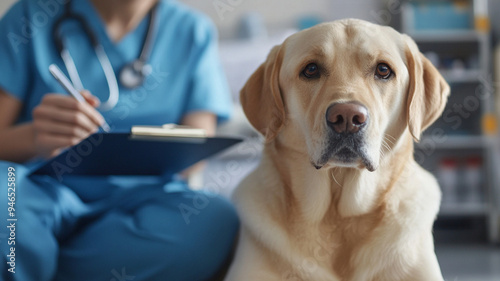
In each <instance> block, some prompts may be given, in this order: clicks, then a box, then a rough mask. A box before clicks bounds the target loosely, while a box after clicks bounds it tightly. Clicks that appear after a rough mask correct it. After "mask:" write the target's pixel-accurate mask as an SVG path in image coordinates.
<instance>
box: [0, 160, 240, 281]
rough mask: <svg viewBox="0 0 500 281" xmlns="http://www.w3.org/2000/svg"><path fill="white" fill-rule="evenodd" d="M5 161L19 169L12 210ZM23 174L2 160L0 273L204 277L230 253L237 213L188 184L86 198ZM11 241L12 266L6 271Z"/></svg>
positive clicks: (74, 278) (166, 280) (22, 278)
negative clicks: (12, 243)
mask: <svg viewBox="0 0 500 281" xmlns="http://www.w3.org/2000/svg"><path fill="white" fill-rule="evenodd" d="M8 167H14V168H15V169H16V171H15V173H16V189H15V198H16V199H15V205H14V207H15V214H14V216H9V210H8V207H9V205H8V202H9V201H8V200H7V199H6V198H7V197H8V196H7V194H8V192H9V191H8V188H7V185H8V180H7V178H8V177H7V173H8ZM27 173H28V171H27V169H26V168H25V167H24V166H22V165H18V164H12V163H8V162H1V161H0V200H1V201H0V249H2V253H1V254H2V256H1V257H0V262H1V263H0V280H19V281H35V280H36V281H49V280H57V281H59V280H61V281H62V280H64V281H79V280H82V281H83V280H85V281H89V280H92V281H98V280H103V281H104V280H105V281H125V280H134V281H142V280H161V281H175V280H188V281H197V280H200V281H201V280H210V279H211V278H212V277H213V276H214V275H216V274H217V272H218V271H219V270H220V269H221V268H223V267H224V265H225V263H226V262H227V261H228V259H229V258H230V254H231V250H232V247H233V243H234V239H235V236H236V234H237V231H238V219H237V216H236V212H235V210H234V209H233V207H232V205H231V204H230V203H229V202H228V201H227V200H225V199H223V198H221V197H218V196H215V195H213V194H209V193H203V192H196V191H192V190H189V189H188V188H187V187H186V186H185V184H184V185H177V186H174V185H171V187H168V186H167V187H165V188H164V187H163V186H159V185H154V184H151V185H144V186H140V187H135V188H123V189H114V190H113V191H112V192H111V193H110V194H107V196H105V197H104V198H99V199H94V200H90V201H89V200H82V199H81V196H78V195H77V193H75V192H74V190H72V189H70V188H68V187H66V186H64V185H61V184H59V183H58V182H57V181H56V180H53V179H51V178H48V177H43V178H32V179H30V178H28V177H26V174H27ZM89 188H90V187H89ZM10 191H11V193H12V190H10ZM11 195H12V194H11ZM11 205H12V204H11ZM9 218H10V219H12V218H16V219H17V221H8V219H9ZM11 223H14V225H15V229H13V228H12V227H11V228H9V227H7V226H9V225H11ZM13 230H14V231H13ZM13 233H14V234H13ZM12 235H14V239H11V237H12ZM9 239H10V240H9ZM13 240H14V241H15V245H9V244H8V243H9V241H13ZM13 246H15V249H14V254H15V256H14V257H15V258H14V259H15V273H12V272H9V271H8V269H9V268H12V265H13V264H12V263H11V264H8V262H9V261H10V260H12V255H11V254H12V251H11V250H12V249H11V247H13Z"/></svg>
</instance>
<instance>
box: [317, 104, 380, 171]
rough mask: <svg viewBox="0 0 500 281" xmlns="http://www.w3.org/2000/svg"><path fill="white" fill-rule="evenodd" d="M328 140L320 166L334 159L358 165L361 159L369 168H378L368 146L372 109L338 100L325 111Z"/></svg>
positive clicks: (318, 167) (337, 161)
mask: <svg viewBox="0 0 500 281" xmlns="http://www.w3.org/2000/svg"><path fill="white" fill-rule="evenodd" d="M325 119H326V123H327V126H328V133H327V136H328V141H327V146H326V147H325V150H324V153H323V154H322V157H321V160H320V161H319V163H317V164H314V166H315V167H316V168H317V169H320V168H321V167H323V166H324V165H325V164H326V163H327V162H329V161H333V162H335V163H337V164H341V165H342V166H350V165H356V164H358V163H359V161H361V162H362V163H363V164H364V166H365V167H366V168H367V169H368V170H369V171H373V170H375V168H374V165H373V164H372V163H371V161H369V157H367V154H366V149H365V138H364V135H365V130H366V127H367V126H368V123H369V121H370V117H369V114H368V109H366V107H365V106H363V105H361V104H359V103H356V102H348V103H334V104H332V105H331V106H330V107H328V109H327V111H326V114H325Z"/></svg>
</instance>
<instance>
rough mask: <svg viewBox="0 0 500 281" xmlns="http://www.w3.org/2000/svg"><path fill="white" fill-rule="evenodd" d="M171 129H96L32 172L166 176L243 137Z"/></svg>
mask: <svg viewBox="0 0 500 281" xmlns="http://www.w3.org/2000/svg"><path fill="white" fill-rule="evenodd" d="M160 128H161V127H160ZM172 129H174V128H166V129H165V130H164V131H163V134H153V135H151V134H147V133H142V134H141V133H134V134H132V133H96V134H93V135H91V136H89V137H88V138H87V139H85V140H83V141H82V142H80V143H79V144H77V145H75V146H73V147H71V148H69V149H67V150H65V151H64V152H62V153H61V154H59V155H58V156H56V157H54V158H52V159H50V160H48V161H46V162H44V163H41V164H40V165H39V166H38V167H35V168H34V169H32V172H31V175H48V176H51V177H54V178H56V179H58V180H59V181H62V180H63V177H64V176H67V175H89V176H119V175H133V176H162V177H169V176H172V175H174V174H176V173H178V172H181V171H182V170H184V169H185V168H187V167H189V166H191V165H193V164H195V163H197V162H198V161H201V160H203V159H205V158H208V157H210V156H212V155H214V154H216V153H218V152H220V151H222V150H224V149H226V148H228V147H230V146H232V145H235V144H237V143H239V142H241V141H242V139H239V138H225V137H224V138H221V137H205V136H201V135H198V136H186V135H182V134H172ZM183 129H184V128H183ZM156 132H157V133H158V132H159V131H158V130H156Z"/></svg>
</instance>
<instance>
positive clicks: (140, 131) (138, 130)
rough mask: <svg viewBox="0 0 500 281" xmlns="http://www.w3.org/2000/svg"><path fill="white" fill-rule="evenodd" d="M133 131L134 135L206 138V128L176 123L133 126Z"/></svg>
mask: <svg viewBox="0 0 500 281" xmlns="http://www.w3.org/2000/svg"><path fill="white" fill-rule="evenodd" d="M131 133H132V135H133V136H151V137H155V136H156V137H180V138H206V137H207V133H206V131H205V130H204V129H196V128H192V127H188V126H179V125H176V124H165V125H163V126H133V127H132V130H131Z"/></svg>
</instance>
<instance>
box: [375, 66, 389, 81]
mask: <svg viewBox="0 0 500 281" xmlns="http://www.w3.org/2000/svg"><path fill="white" fill-rule="evenodd" d="M391 74H392V70H391V68H390V67H389V66H388V65H387V64H385V63H379V64H378V65H377V69H376V70H375V76H377V77H378V78H380V79H387V78H389V77H390V76H391Z"/></svg>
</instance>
